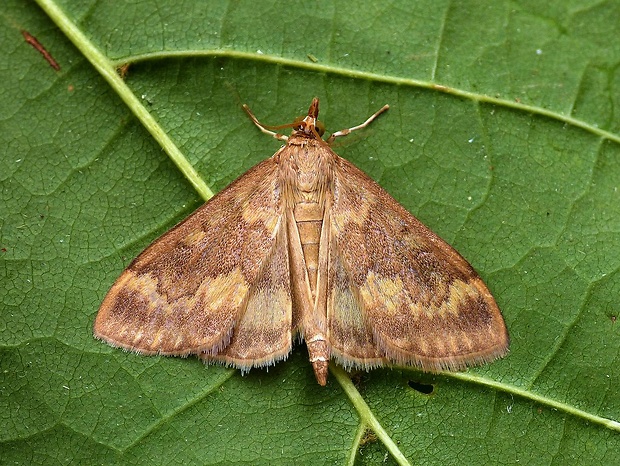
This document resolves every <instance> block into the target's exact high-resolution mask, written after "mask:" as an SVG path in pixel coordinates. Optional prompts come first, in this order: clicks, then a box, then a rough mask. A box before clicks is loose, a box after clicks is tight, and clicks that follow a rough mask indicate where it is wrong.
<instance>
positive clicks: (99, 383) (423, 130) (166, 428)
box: [0, 0, 620, 465]
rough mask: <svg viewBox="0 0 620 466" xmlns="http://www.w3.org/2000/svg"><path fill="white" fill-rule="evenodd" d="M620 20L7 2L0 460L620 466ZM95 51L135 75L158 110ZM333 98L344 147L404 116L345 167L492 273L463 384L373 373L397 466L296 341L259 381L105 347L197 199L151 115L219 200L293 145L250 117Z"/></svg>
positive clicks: (598, 15) (576, 7)
mask: <svg viewBox="0 0 620 466" xmlns="http://www.w3.org/2000/svg"><path fill="white" fill-rule="evenodd" d="M54 8H59V10H58V11H59V12H60V13H58V11H56V13H55V14H51V17H50V16H49V15H48V14H49V12H51V11H55V10H54ZM46 11H47V12H48V13H46ZM619 17H620V3H619V2H617V1H614V0H608V1H593V0H581V1H559V0H555V1H550V2H545V3H540V2H533V1H525V0H524V1H497V2H485V1H482V0H480V1H473V0H467V1H464V2H449V1H418V2H409V1H388V2H383V3H377V2H356V3H355V4H351V2H342V1H336V2H327V1H315V2H302V3H296V4H293V3H290V2H278V1H269V2H267V1H265V2H249V1H229V2H226V1H211V2H192V1H180V2H172V1H158V2H154V1H143V2H133V3H125V2H123V3H120V2H101V1H95V0H92V1H80V2H73V1H68V0H65V1H59V2H48V1H45V0H39V2H38V4H37V3H36V2H32V1H27V0H6V1H5V2H4V3H3V6H2V7H1V8H0V20H1V22H2V24H3V27H2V28H1V29H0V48H1V50H2V51H3V52H2V54H0V77H1V80H2V91H0V100H1V104H0V141H1V144H0V147H1V148H0V188H1V189H0V196H1V200H0V460H1V461H0V462H2V463H3V464H76V463H88V464H128V463H132V464H141V463H144V464H171V463H183V464H253V465H258V464H360V465H365V464H378V463H383V462H385V464H394V463H396V462H399V463H401V464H406V461H409V462H411V463H421V464H429V465H432V464H437V465H446V464H507V463H517V462H518V463H520V464H541V465H546V464H550V465H551V464H616V463H620V440H619V438H620V437H619V436H618V433H619V431H620V424H619V423H618V421H619V420H620V397H618V388H617V387H618V386H620V368H619V367H620V365H619V364H618V361H619V358H620V324H619V323H616V316H617V314H618V312H619V309H620V298H619V294H620V274H619V265H620V254H619V253H618V251H620V193H619V192H618V187H619V185H620V161H619V158H620V150H619V149H620V134H619V133H620V116H619V115H618V113H617V112H616V109H618V108H620V102H619V99H620V92H619V88H620V72H619V70H620V67H619V66H618V64H619V61H620V42H619V41H618V40H617V38H618V37H619V33H620V23H618V18H619ZM52 18H53V20H52ZM59 18H62V19H63V21H66V22H68V23H67V24H69V23H70V24H73V25H74V26H75V28H76V29H77V30H79V31H80V32H81V33H82V34H84V36H85V37H86V38H87V39H88V40H89V41H91V44H86V43H85V42H84V41H83V42H82V43H75V44H74V43H72V41H71V39H72V40H74V41H75V40H76V39H75V38H74V37H72V36H71V35H70V34H67V32H66V31H65V30H64V29H63V28H59V27H58V26H57V23H59ZM21 30H27V31H29V32H30V34H32V35H34V36H36V37H37V39H38V40H39V41H40V42H41V43H42V44H43V45H44V47H45V48H46V49H47V50H48V51H49V52H50V53H51V54H52V55H53V56H54V58H55V59H56V61H57V62H58V63H59V64H60V66H61V69H60V71H55V70H54V69H53V68H52V67H50V65H49V64H48V63H47V62H46V61H45V60H44V58H43V56H42V55H41V54H39V53H38V52H37V51H36V50H35V49H34V48H33V47H31V46H30V45H29V44H27V43H26V42H25V40H24V37H23V36H22V34H21ZM76 45H77V46H78V47H77V48H76ZM80 46H83V47H87V48H88V47H91V50H96V51H99V52H101V53H102V54H103V55H104V56H105V57H107V59H108V60H109V62H106V63H104V65H105V66H108V68H107V70H108V71H109V72H111V73H113V72H114V68H115V67H120V66H121V65H123V64H129V65H130V66H129V68H128V70H127V74H126V76H125V78H124V79H125V83H126V85H127V86H128V87H127V91H128V92H130V93H131V94H132V95H134V96H135V97H137V99H138V101H139V103H140V105H139V106H136V105H133V106H132V105H127V104H126V103H125V101H124V100H122V99H121V96H120V94H119V91H118V89H117V88H115V87H114V86H111V85H110V81H109V80H108V81H106V80H105V79H104V78H103V77H102V74H100V73H98V72H97V70H96V69H95V68H94V67H93V65H92V64H91V63H90V62H89V61H88V59H87V56H88V54H84V53H83V49H82V48H81V47H80ZM92 47H94V48H92ZM81 50H82V51H81ZM314 96H318V97H320V98H321V119H322V120H323V121H324V122H325V123H326V126H327V128H328V130H331V131H336V130H339V129H342V128H346V127H349V126H352V125H355V124H358V123H360V122H362V121H363V120H364V119H365V118H366V117H368V116H369V115H370V114H371V113H373V112H374V111H376V110H377V109H379V108H380V107H381V106H382V105H383V104H385V103H389V104H390V106H391V109H390V111H389V112H388V113H387V114H386V115H385V116H383V117H381V119H379V120H378V121H377V122H376V123H374V124H373V125H371V126H370V127H369V128H368V129H366V130H365V131H363V132H359V133H356V134H355V135H352V136H350V137H348V138H345V139H342V140H340V141H338V143H337V145H336V148H335V150H336V151H337V152H338V153H339V154H340V155H342V156H343V157H345V158H347V159H349V160H351V161H353V162H354V163H355V164H356V165H358V166H359V167H360V168H362V169H363V170H365V171H366V172H367V173H369V174H370V175H371V176H372V177H373V178H374V179H375V180H377V181H378V182H379V183H381V185H382V186H383V187H384V188H385V189H387V190H388V191H389V192H390V193H391V194H392V195H393V196H394V197H395V198H396V199H397V200H399V201H400V202H401V203H402V204H403V205H404V206H405V207H406V208H407V209H409V210H410V211H411V212H412V213H414V214H415V215H416V216H418V217H419V218H420V219H421V220H422V221H423V222H424V223H426V224H427V225H428V226H430V227H431V228H432V229H433V230H434V231H435V232H437V233H438V234H440V235H441V236H442V237H443V238H445V239H446V240H447V241H449V242H450V243H451V244H453V245H454V246H455V247H456V248H457V249H458V250H459V251H460V252H461V253H462V254H463V255H464V256H465V257H466V258H467V259H468V260H469V261H470V262H471V263H472V265H473V266H474V267H475V268H476V269H478V271H479V272H480V274H481V275H482V276H483V278H484V279H485V281H486V282H487V284H488V285H489V287H490V288H491V290H492V291H493V293H494V295H495V297H496V299H497V301H498V303H499V305H500V307H501V308H502V310H503V313H504V316H505V318H506V322H507V325H508V328H509V331H510V333H511V337H512V345H511V353H510V354H509V356H508V357H506V358H505V359H503V360H501V361H498V362H496V363H494V364H491V365H488V366H486V367H483V368H477V369H475V370H470V371H469V372H468V373H466V374H455V375H448V374H446V375H441V376H432V375H428V374H423V373H420V372H417V371H414V370H409V369H407V370H398V369H385V370H376V371H372V372H370V373H361V374H356V375H355V377H354V382H355V389H356V390H357V391H358V392H359V394H361V396H362V399H363V400H364V401H365V403H366V404H367V405H368V407H369V408H370V410H371V412H372V413H373V414H374V416H375V417H376V418H377V420H378V421H379V423H380V424H381V426H382V428H383V429H384V430H385V432H386V433H387V434H388V435H389V437H390V438H391V439H392V440H393V442H394V444H395V445H396V446H397V449H398V452H399V453H400V454H401V455H402V457H398V455H396V456H394V455H393V454H391V453H389V452H388V450H387V449H386V447H385V446H384V444H383V443H382V442H381V441H379V440H378V438H377V437H376V435H374V434H373V433H372V431H368V430H367V429H366V427H367V426H366V424H365V421H366V419H365V418H364V416H363V415H362V416H361V415H360V412H361V411H360V405H359V403H356V402H354V401H352V398H351V397H350V396H347V394H346V393H345V392H344V391H343V386H342V385H341V384H340V383H339V381H338V379H337V378H335V377H333V376H332V377H331V379H330V383H329V384H328V386H327V388H321V387H319V386H318V385H317V384H316V383H315V381H314V377H313V374H312V370H311V367H310V364H309V363H308V362H307V355H306V353H305V348H304V347H303V345H297V346H296V348H295V350H294V352H293V354H292V356H291V357H290V358H289V360H288V361H286V362H281V363H279V364H277V365H276V366H275V367H272V368H269V370H268V371H266V370H253V371H251V373H250V374H249V375H247V376H244V377H241V375H240V374H239V373H238V372H237V371H233V370H229V369H226V368H221V367H204V366H203V365H202V364H201V363H200V362H199V361H197V360H195V359H191V358H190V359H178V358H160V357H141V356H137V355H134V354H130V353H126V352H123V351H120V350H116V349H113V348H110V347H108V346H107V345H105V344H103V343H101V342H99V341H96V340H94V339H93V337H92V323H93V320H94V316H95V314H96V312H97V309H98V306H99V304H100V302H101V300H102V298H103V296H104V295H105V293H106V291H107V290H108V288H109V287H110V286H111V284H112V283H113V282H114V280H115V279H116V277H117V276H118V275H119V274H120V272H121V271H122V270H123V268H124V267H125V266H126V265H127V264H128V263H129V262H130V261H131V259H132V258H133V257H135V256H136V255H137V254H138V253H139V252H140V251H141V250H142V249H143V248H144V247H146V246H147V245H148V244H149V243H150V242H151V241H153V240H154V239H155V238H157V236H158V235H160V234H161V233H163V232H164V231H166V230H167V229H169V228H170V227H171V226H173V225H174V224H175V223H176V222H178V221H180V220H181V219H183V218H184V217H186V216H187V215H189V214H190V213H191V212H192V211H193V210H194V209H195V208H196V207H198V206H199V205H200V203H201V202H202V200H201V196H200V195H199V193H198V192H197V191H196V189H195V188H194V187H193V186H192V184H191V183H189V182H188V181H187V179H186V178H185V177H184V176H183V174H182V173H181V172H180V171H179V170H178V169H177V167H176V166H175V165H174V164H173V162H171V160H170V159H169V158H168V157H167V156H166V154H165V153H164V152H163V151H162V149H161V147H160V145H159V143H158V142H157V141H156V140H155V139H154V138H153V137H152V136H151V134H150V133H149V132H148V131H147V130H146V129H145V125H144V120H143V119H142V118H140V117H136V116H135V112H136V111H137V110H136V109H137V108H138V107H139V109H140V110H142V111H145V112H146V114H148V115H149V116H151V117H153V118H154V119H155V121H157V122H158V123H159V125H160V126H161V128H162V129H163V131H164V132H165V134H166V135H167V136H169V137H170V138H171V140H172V141H174V143H175V144H176V145H177V147H178V148H179V149H180V150H181V152H182V153H183V154H185V156H186V157H187V158H188V159H189V161H190V163H191V165H192V166H194V167H195V169H196V171H197V172H198V173H199V174H200V177H201V178H202V179H203V180H204V181H205V182H206V184H207V185H208V186H209V187H211V189H213V190H214V191H218V190H220V189H222V188H223V187H224V186H226V185H227V184H228V183H229V182H230V181H232V180H233V179H234V178H236V177H237V176H239V175H240V174H242V173H243V172H244V171H245V170H247V169H248V168H250V167H251V166H252V165H254V164H255V163H257V162H258V161H260V160H262V159H264V158H266V157H268V156H271V155H272V154H273V153H274V152H275V150H277V148H278V147H279V144H280V143H279V142H277V141H275V140H272V139H270V138H268V137H266V136H265V135H263V134H261V133H260V132H259V131H258V130H257V129H256V128H255V127H254V126H253V125H252V124H251V122H250V121H249V120H248V119H247V117H246V116H245V114H244V113H243V112H242V110H241V108H240V104H241V103H247V104H248V105H249V106H250V108H252V110H253V111H254V113H255V114H256V115H257V116H258V118H259V119H260V120H261V121H262V122H264V123H267V124H282V123H288V122H290V121H291V120H292V118H294V117H295V116H297V115H300V114H303V113H304V112H305V111H306V110H307V107H308V105H309V103H310V100H311V98H312V97H314ZM132 111H133V112H134V113H132ZM428 391H431V393H425V392H428ZM392 453H393V452H392ZM403 458H406V460H404V459H403Z"/></svg>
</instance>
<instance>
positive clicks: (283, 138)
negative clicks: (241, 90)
mask: <svg viewBox="0 0 620 466" xmlns="http://www.w3.org/2000/svg"><path fill="white" fill-rule="evenodd" d="M243 110H244V111H245V113H247V114H248V116H249V117H250V120H252V123H254V124H255V125H256V126H257V127H258V129H260V130H261V131H262V132H263V133H265V134H266V135H268V136H271V137H274V138H276V139H279V140H280V141H288V136H285V135H284V134H280V133H276V132H274V131H270V130H269V129H267V128H274V129H282V128H290V127H291V125H283V126H277V127H275V126H266V125H263V124H262V123H261V122H260V121H258V118H256V117H255V116H254V114H253V113H252V110H250V107H248V106H247V105H246V104H243Z"/></svg>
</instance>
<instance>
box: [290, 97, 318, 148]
mask: <svg viewBox="0 0 620 466" xmlns="http://www.w3.org/2000/svg"><path fill="white" fill-rule="evenodd" d="M318 116H319V99H318V98H317V97H315V98H314V99H312V103H311V104H310V108H309V109H308V115H307V116H305V117H304V116H298V117H297V118H295V121H293V128H294V129H295V131H297V132H299V133H303V134H305V135H306V136H308V137H311V138H316V139H321V136H323V134H324V133H325V125H324V124H323V123H322V122H320V121H319V120H318Z"/></svg>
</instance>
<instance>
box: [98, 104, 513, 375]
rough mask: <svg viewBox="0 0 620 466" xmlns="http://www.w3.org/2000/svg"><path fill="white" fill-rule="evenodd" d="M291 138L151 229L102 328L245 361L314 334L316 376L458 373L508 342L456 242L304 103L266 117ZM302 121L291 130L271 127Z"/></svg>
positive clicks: (113, 337)
mask: <svg viewBox="0 0 620 466" xmlns="http://www.w3.org/2000/svg"><path fill="white" fill-rule="evenodd" d="M244 109H245V110H246V112H247V113H248V115H249V116H250V118H251V119H252V121H253V122H254V123H255V124H256V126H258V128H259V129H260V130H261V131H262V132H263V133H266V134H268V135H271V136H273V137H275V138H277V139H279V140H282V141H284V142H285V145H284V146H283V147H282V148H281V149H280V150H278V151H277V152H276V153H275V154H274V155H273V156H272V157H271V158H269V159H267V160H264V161H262V162H260V163H259V164H258V165H256V166H255V167H254V168H251V169H250V170H249V171H248V172H246V173H245V174H243V175H241V176H240V177H239V178H238V179H237V180H236V181H234V182H233V183H231V184H230V185H229V186H228V187H227V188H225V189H224V190H223V191H221V192H220V193H219V194H217V195H216V196H215V197H213V198H212V199H211V200H209V201H208V202H207V203H206V204H204V205H203V206H202V207H200V208H199V209H198V210H196V212H194V213H193V214H192V215H191V216H190V217H188V218H187V219H186V220H184V221H183V222H181V223H179V224H178V225H177V226H175V227H174V228H173V229H172V230H170V231H168V232H167V233H165V234H164V235H163V236H162V237H160V238H159V239H157V240H155V242H153V243H152V244H151V245H150V246H149V247H148V248H147V249H146V250H145V251H144V252H142V253H141V254H140V255H139V256H138V257H137V258H136V259H135V260H134V261H133V262H132V263H131V264H130V265H129V266H128V267H127V269H125V271H124V272H123V273H122V274H121V276H120V277H119V278H118V280H117V281H116V282H115V283H114V285H113V286H112V288H111V289H110V291H109V292H108V293H107V295H106V297H105V299H104V300H103V303H102V304H101V308H100V309H99V312H98V314H97V317H96V320H95V325H94V334H95V337H96V338H99V339H102V340H104V341H106V342H108V343H109V344H110V345H112V346H115V347H121V348H124V349H126V350H131V351H135V352H137V353H141V354H162V355H175V356H187V355H190V354H195V355H198V356H199V357H200V358H202V359H203V360H204V361H205V362H220V363H223V364H226V365H229V366H232V367H236V368H239V369H241V371H243V372H247V371H249V370H250V369H251V368H253V367H264V366H269V365H271V364H274V363H276V362H277V361H279V360H282V359H285V358H286V357H287V356H288V355H289V353H290V352H291V350H292V345H293V341H294V340H295V338H296V337H297V338H300V339H303V340H305V343H306V346H307V349H308V353H309V358H310V362H311V364H312V367H313V369H314V374H315V376H316V380H317V382H318V383H319V384H320V385H325V384H326V383H327V376H328V364H329V361H330V359H334V360H335V361H336V362H338V363H339V364H341V365H342V366H344V367H345V368H346V369H351V368H361V369H366V370H368V369H371V368H376V367H380V366H385V365H402V366H415V367H417V368H419V369H422V370H425V371H441V370H460V369H463V368H465V367H467V366H471V365H476V364H481V363H486V362H490V361H493V360H495V359H497V358H499V357H502V356H504V355H505V354H506V353H507V351H508V344H509V338H508V333H507V330H506V326H505V324H504V320H503V318H502V314H501V312H500V310H499V308H498V306H497V304H496V302H495V300H494V299H493V297H492V296H491V293H490V292H489V290H488V288H487V287H486V286H485V284H484V283H483V282H482V280H481V278H480V277H479V276H478V274H477V273H476V272H475V271H474V269H473V268H472V267H471V266H470V265H469V263H468V262H467V261H466V260H465V259H464V258H463V257H461V255H459V253H458V252H456V251H455V250H454V249H453V248H452V247H450V246H449V245H448V244H447V243H446V242H444V241H443V240H442V239H440V238H439V237H438V236H437V235H435V234H434V233H433V232H432V231H430V230H429V229H428V228H427V227H426V226H424V225H423V224H422V223H421V222H420V221H419V220H417V219H416V218H415V217H414V216H413V215H411V214H410V213H409V212H408V211H407V210H405V209H404V208H403V207H402V206H401V205H400V204H399V203H398V202H397V201H396V200H394V199H393V198H392V197H391V196H390V195H389V194H388V193H387V192H386V191H385V190H383V189H382V188H381V187H380V186H379V185H378V184H377V183H375V182H374V181H373V180H372V179H371V178H370V177H368V176H367V175H366V174H365V173H364V172H362V171H361V170H360V169H358V168H357V167H355V166H354V165H353V164H351V163H350V162H348V161H346V160H345V159H343V158H341V157H339V156H338V155H337V154H336V153H335V152H334V151H333V150H332V149H331V148H330V144H331V143H332V142H333V141H334V139H336V138H338V137H340V136H345V135H347V134H349V133H350V132H351V131H355V130H358V129H361V128H364V127H365V126H367V125H368V124H369V123H370V122H371V121H373V120H374V119H375V118H376V117H377V116H378V115H379V114H381V113H382V112H384V111H385V110H387V109H388V106H387V105H386V106H384V107H383V108H382V109H381V110H379V111H378V112H377V113H375V114H374V115H372V116H371V117H370V118H369V119H368V120H366V121H365V122H364V123H362V124H361V125H358V126H355V127H353V128H349V129H345V130H342V131H337V132H335V133H333V134H332V135H331V136H330V137H329V138H328V139H326V140H324V139H323V138H322V134H323V129H322V124H319V122H318V120H317V118H318V114H319V100H318V99H317V98H315V99H314V100H313V101H312V104H311V105H310V108H309V110H308V115H307V116H306V117H305V118H303V119H301V118H299V119H298V120H296V121H295V122H294V123H291V124H290V125H284V126H280V127H267V126H264V125H262V124H261V123H260V122H259V121H258V120H257V119H256V117H255V116H254V115H253V114H252V113H251V112H250V111H249V109H248V108H247V106H244ZM284 127H292V133H291V135H290V136H288V137H287V136H284V135H282V134H279V133H275V132H273V131H271V129H281V128H284Z"/></svg>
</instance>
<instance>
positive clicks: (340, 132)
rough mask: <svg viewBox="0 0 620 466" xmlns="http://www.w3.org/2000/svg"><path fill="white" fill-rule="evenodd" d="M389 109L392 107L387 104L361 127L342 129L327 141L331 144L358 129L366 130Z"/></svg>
mask: <svg viewBox="0 0 620 466" xmlns="http://www.w3.org/2000/svg"><path fill="white" fill-rule="evenodd" d="M389 108H390V106H389V105H387V104H386V105H384V106H383V107H381V108H380V109H379V110H377V111H376V112H375V113H373V114H372V115H371V116H370V118H368V120H366V121H365V122H364V123H362V124H361V125H357V126H354V127H353V128H347V129H341V130H340V131H336V132H335V133H332V135H331V136H330V137H329V138H327V141H326V142H327V144H331V143H332V142H333V141H334V139H336V138H339V137H340V136H346V135H347V134H350V133H351V132H352V131H357V130H358V129H362V128H365V127H366V126H368V125H369V124H370V123H372V122H373V121H374V120H375V119H376V118H377V117H378V116H379V115H381V114H382V113H383V112H386V111H387V110H388V109H389Z"/></svg>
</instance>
